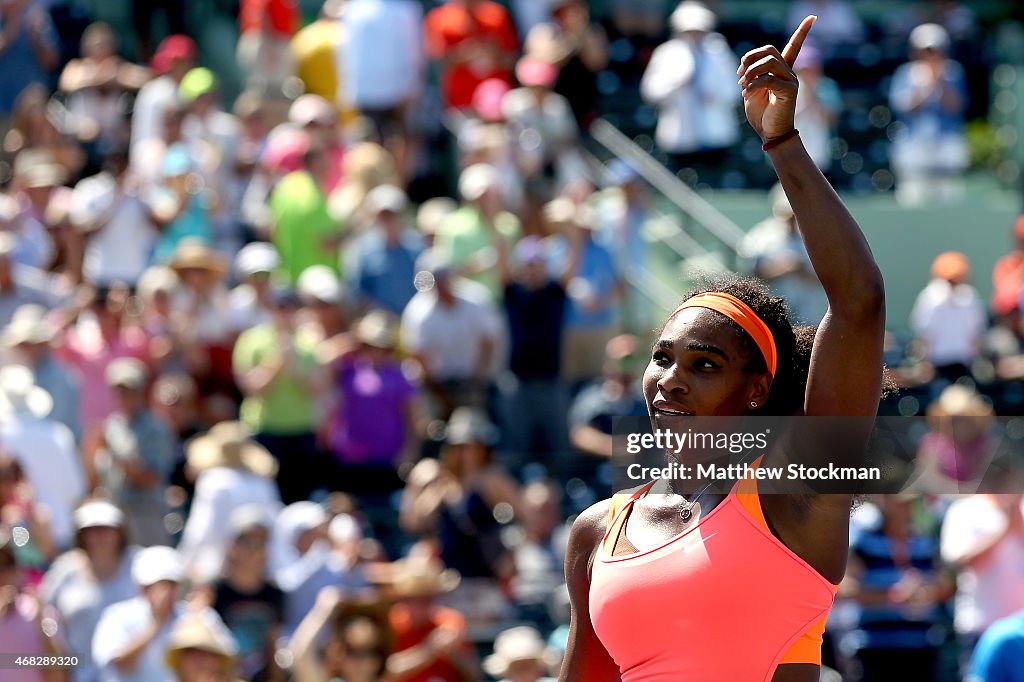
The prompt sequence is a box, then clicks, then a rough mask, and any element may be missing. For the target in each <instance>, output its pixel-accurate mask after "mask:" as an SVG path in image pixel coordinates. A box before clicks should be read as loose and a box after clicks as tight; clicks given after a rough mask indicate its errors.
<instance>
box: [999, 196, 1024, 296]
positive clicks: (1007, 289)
mask: <svg viewBox="0 0 1024 682" xmlns="http://www.w3.org/2000/svg"><path fill="white" fill-rule="evenodd" d="M1013 233H1014V235H1015V236H1016V238H1017V246H1016V247H1015V248H1014V250H1013V251H1011V252H1010V253H1008V254H1006V255H1005V256H1003V257H1002V258H1000V259H999V260H997V261H996V266H995V267H994V268H992V310H993V312H995V314H996V315H1009V314H1010V313H1012V312H1014V311H1015V310H1016V309H1017V307H1018V305H1019V299H1020V294H1021V286H1022V285H1024V215H1021V216H1019V217H1018V218H1017V222H1016V223H1014V226H1013Z"/></svg>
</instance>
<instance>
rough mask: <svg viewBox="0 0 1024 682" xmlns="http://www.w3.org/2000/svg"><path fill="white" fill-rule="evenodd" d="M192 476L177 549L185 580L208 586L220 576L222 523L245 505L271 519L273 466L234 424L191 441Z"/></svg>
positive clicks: (276, 502)
mask: <svg viewBox="0 0 1024 682" xmlns="http://www.w3.org/2000/svg"><path fill="white" fill-rule="evenodd" d="M186 458H187V459H186V461H187V466H188V468H189V470H190V471H191V472H192V473H193V474H194V475H196V487H195V494H194V496H193V500H192V510H191V511H190V513H189V516H188V521H187V522H186V523H185V529H184V531H183V532H182V537H181V543H180V544H179V546H178V549H179V550H180V552H181V555H182V558H183V559H184V561H185V565H186V566H187V567H188V572H189V576H190V577H191V578H193V579H194V580H196V581H198V582H209V581H211V580H212V579H213V578H215V577H216V575H217V572H218V571H219V570H220V565H221V562H222V560H223V558H224V552H225V550H226V549H227V545H228V542H229V541H230V534H231V531H230V529H229V528H228V527H227V524H226V523H225V520H226V519H227V518H228V517H230V516H231V512H232V511H234V510H235V509H238V508H240V507H244V506H246V505H258V506H260V507H261V508H263V509H266V510H267V511H268V513H276V512H277V510H278V509H279V508H280V507H281V498H280V496H279V495H278V492H277V486H276V485H275V483H274V476H275V474H276V473H277V462H276V461H275V460H274V458H273V456H272V455H271V454H270V453H269V452H267V450H266V449H264V448H263V447H262V446H261V445H259V444H258V443H256V442H255V441H252V440H250V439H249V438H248V434H247V433H246V432H245V429H244V427H242V425H241V424H239V423H238V422H222V423H220V424H217V425H215V426H214V427H213V428H212V429H210V431H209V432H207V433H206V434H204V435H202V436H198V437H196V438H195V439H193V440H192V441H191V442H190V443H189V444H188V447H187V450H186Z"/></svg>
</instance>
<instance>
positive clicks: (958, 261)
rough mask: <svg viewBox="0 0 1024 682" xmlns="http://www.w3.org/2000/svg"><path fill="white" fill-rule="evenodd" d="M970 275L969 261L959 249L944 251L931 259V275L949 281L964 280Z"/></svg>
mask: <svg viewBox="0 0 1024 682" xmlns="http://www.w3.org/2000/svg"><path fill="white" fill-rule="evenodd" d="M970 276H971V262H970V261H969V260H967V256H965V255H964V254H962V253H960V252H959V251H946V252H944V253H940V254H939V255H938V256H936V258H935V260H934V261H932V277H934V278H936V279H944V280H947V281H950V282H966V281H967V279H968V278H970Z"/></svg>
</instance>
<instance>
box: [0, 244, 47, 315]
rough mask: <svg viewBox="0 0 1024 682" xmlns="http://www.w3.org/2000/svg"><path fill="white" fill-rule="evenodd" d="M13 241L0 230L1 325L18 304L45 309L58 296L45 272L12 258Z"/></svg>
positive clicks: (14, 247)
mask: <svg viewBox="0 0 1024 682" xmlns="http://www.w3.org/2000/svg"><path fill="white" fill-rule="evenodd" d="M17 243H18V240H17V238H16V237H15V236H14V235H13V234H11V233H10V232H8V231H6V230H0V324H2V325H4V326H6V325H7V324H8V323H10V321H11V319H12V318H13V316H14V311H15V310H17V309H18V308H19V307H21V306H22V305H26V304H35V305H39V306H42V307H43V308H46V309H49V308H53V307H55V306H56V305H57V303H58V302H59V298H60V297H59V295H58V292H57V288H56V286H55V283H54V282H53V280H52V279H51V278H50V277H49V276H48V275H47V273H45V272H43V271H42V270H39V269H38V268H33V267H29V266H25V265H21V264H20V263H17V262H16V261H15V260H14V253H15V249H16V248H17Z"/></svg>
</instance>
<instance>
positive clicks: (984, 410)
mask: <svg viewBox="0 0 1024 682" xmlns="http://www.w3.org/2000/svg"><path fill="white" fill-rule="evenodd" d="M994 414H995V411H994V410H993V409H992V404H991V403H989V402H988V401H987V400H986V399H985V398H984V397H983V396H982V395H981V394H980V393H978V392H977V391H975V390H974V389H972V388H968V387H967V386H963V385H961V384H953V385H951V386H947V387H946V388H945V389H944V390H943V391H942V393H940V394H939V398H938V400H936V401H935V402H934V403H932V404H931V405H929V406H928V416H932V417H991V416H993V415H994Z"/></svg>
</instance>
